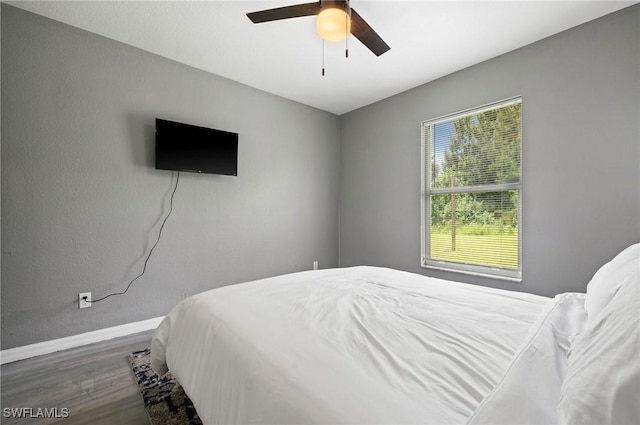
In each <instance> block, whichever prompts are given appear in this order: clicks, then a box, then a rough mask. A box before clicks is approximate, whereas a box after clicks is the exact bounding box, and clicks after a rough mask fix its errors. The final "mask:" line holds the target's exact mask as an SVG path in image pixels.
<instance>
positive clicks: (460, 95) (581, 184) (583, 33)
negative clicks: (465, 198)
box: [339, 5, 640, 295]
mask: <svg viewBox="0 0 640 425" xmlns="http://www.w3.org/2000/svg"><path fill="white" fill-rule="evenodd" d="M639 40H640V5H636V6H634V7H631V8H628V9H625V10H622V11H620V12H618V13H615V14H613V15H609V16H606V17H603V18H601V19H598V20H596V21H592V22H590V23H587V24H584V25H582V26H580V27H576V28H574V29H571V30H569V31H566V32H563V33H561V34H558V35H555V36H553V37H550V38H548V39H545V40H542V41H540V42H537V43H535V44H532V45H529V46H526V47H524V48H522V49H519V50H516V51H513V52H510V53H508V54H505V55H503V56H500V57H497V58H494V59H492V60H489V61H487V62H484V63H481V64H479V65H476V66H473V67H470V68H467V69H465V70H463V71H461V72H457V73H455V74H451V75H449V76H446V77H444V78H441V79H439V80H437V81H434V82H431V83H429V84H426V85H423V86H421V87H418V88H416V89H413V90H410V91H407V92H405V93H402V94H400V95H397V96H394V97H392V98H389V99H386V100H383V101H380V102H378V103H375V104H373V105H370V106H368V107H365V108H362V109H359V110H356V111H354V112H351V113H349V114H346V115H344V116H342V117H341V152H340V159H341V165H340V173H341V179H340V233H339V234H340V264H341V266H350V265H355V264H371V265H381V266H390V267H395V268H400V269H404V270H409V271H413V272H417V273H422V274H427V275H432V276H436V277H444V278H447V279H454V280H459V281H464V282H470V283H478V284H483V285H488V286H493V287H501V288H507V289H516V290H522V291H527V292H532V293H537V294H543V295H555V294H557V293H560V292H564V291H584V290H585V287H586V284H587V282H588V280H589V279H590V277H591V275H592V274H593V273H594V272H595V270H596V269H597V268H598V267H599V265H601V264H602V263H604V262H606V261H607V260H608V259H610V258H611V257H612V256H613V255H615V254H616V253H617V252H619V251H620V250H621V249H622V248H625V247H626V246H628V245H630V244H631V243H633V242H637V241H638V240H639V239H640V43H639ZM469 48H473V42H471V43H470V44H469ZM515 95H521V96H522V99H523V106H522V108H523V281H522V283H519V284H518V283H509V282H505V281H497V280H491V279H481V278H474V277H470V276H468V275H464V274H458V273H445V272H436V271H433V270H428V269H423V268H421V267H420V123H421V122H422V121H423V120H426V119H430V118H434V117H438V116H441V115H444V114H447V113H452V112H456V111H459V110H464V109H467V108H470V107H474V106H479V105H483V104H486V103H489V102H492V101H497V100H501V99H505V98H508V97H511V96H515Z"/></svg>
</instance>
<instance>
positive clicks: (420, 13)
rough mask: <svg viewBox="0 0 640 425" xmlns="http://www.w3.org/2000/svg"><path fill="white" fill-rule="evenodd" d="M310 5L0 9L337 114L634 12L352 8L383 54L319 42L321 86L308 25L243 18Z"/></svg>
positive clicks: (569, 5)
mask: <svg viewBox="0 0 640 425" xmlns="http://www.w3.org/2000/svg"><path fill="white" fill-rule="evenodd" d="M311 1H312V0H299V1H296V0H292V1H291V0H289V1H238V0H236V1H197V2H193V1H169V2H158V1H64V2H63V1H7V3H9V4H11V5H14V6H17V7H19V8H22V9H25V10H28V11H31V12H34V13H37V14H40V15H44V16H47V17H49V18H52V19H55V20H58V21H61V22H64V23H67V24H70V25H73V26H75V27H78V28H82V29H84V30H87V31H91V32H94V33H96V34H100V35H103V36H105V37H108V38H111V39H114V40H117V41H121V42H123V43H126V44H129V45H131V46H135V47H138V48H140V49H143V50H147V51H149V52H153V53H156V54H158V55H161V56H164V57H166V58H170V59H173V60H176V61H178V62H182V63H184V64H187V65H190V66H193V67H196V68H199V69H202V70H205V71H208V72H211V73H214V74H217V75H221V76H223V77H227V78H230V79H232V80H235V81H238V82H241V83H244V84H247V85H249V86H252V87H255V88H258V89H261V90H264V91H267V92H270V93H274V94H276V95H279V96H283V97H285V98H288V99H292V100H295V101H298V102H301V103H304V104H307V105H311V106H314V107H316V108H320V109H323V110H326V111H329V112H332V113H335V114H338V115H340V114H344V113H346V112H349V111H352V110H354V109H357V108H360V107H362V106H365V105H368V104H370V103H373V102H376V101H378V100H380V99H384V98H386V97H389V96H392V95H394V94H397V93H400V92H402V91H405V90H408V89H411V88H413V87H416V86H418V85H421V84H424V83H427V82H429V81H432V80H435V79H437V78H439V77H442V76H444V75H447V74H450V73H452V72H455V71H457V70H460V69H463V68H466V67H468V66H470V65H473V64H476V63H479V62H482V61H484V60H487V59H490V58H492V57H495V56H498V55H500V54H502V53H506V52H508V51H511V50H514V49H517V48H519V47H522V46H524V45H527V44H530V43H532V42H535V41H537V40H540V39H542V38H545V37H548V36H550V35H552V34H555V33H558V32H560V31H563V30H566V29H568V28H571V27H574V26H576V25H579V24H581V23H584V22H587V21H590V20H592V19H595V18H598V17H600V16H603V15H606V14H608V13H611V12H614V11H616V10H619V9H622V8H624V7H627V6H629V5H632V4H634V3H638V2H637V1H551V0H547V1H508V0H503V1H451V0H450V1H397V0H396V1H389V0H387V1H381V0H375V1H372V0H351V6H352V7H353V8H354V9H355V10H356V11H357V12H358V13H359V14H360V15H361V16H362V17H363V18H364V19H365V20H366V21H367V22H368V23H369V25H371V26H372V27H373V28H374V30H375V31H376V32H377V33H378V34H379V35H380V36H381V37H382V38H383V39H384V40H385V41H386V42H387V44H389V46H391V50H390V51H388V52H387V53H385V54H383V55H382V56H380V57H376V56H374V55H373V54H372V53H371V52H370V51H369V50H368V49H366V48H365V47H364V46H363V45H362V44H361V43H360V42H359V41H358V40H356V39H355V38H353V37H350V38H349V58H348V59H347V58H345V57H344V48H345V45H344V42H339V43H327V44H326V46H325V68H326V75H325V76H324V77H323V76H322V75H321V69H322V42H321V40H320V38H319V37H318V36H317V35H316V33H315V17H304V18H295V19H288V20H281V21H277V22H269V23H263V24H253V23H251V21H250V20H249V19H248V18H247V17H246V16H245V14H246V13H247V12H253V11H257V10H262V9H269V8H273V7H280V6H287V5H292V4H298V3H308V2H311Z"/></svg>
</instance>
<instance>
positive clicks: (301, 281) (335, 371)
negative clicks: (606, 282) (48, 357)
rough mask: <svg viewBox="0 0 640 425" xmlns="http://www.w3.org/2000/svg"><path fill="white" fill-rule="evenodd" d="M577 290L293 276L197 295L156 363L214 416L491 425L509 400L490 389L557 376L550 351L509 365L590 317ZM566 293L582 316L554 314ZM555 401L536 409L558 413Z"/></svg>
mask: <svg viewBox="0 0 640 425" xmlns="http://www.w3.org/2000/svg"><path fill="white" fill-rule="evenodd" d="M573 295H574V296H575V297H576V299H575V300H573V301H572V300H571V297H572V294H565V296H564V298H562V299H560V300H558V299H556V300H554V299H550V298H546V297H541V296H536V295H531V294H524V293H519V292H509V291H501V290H494V289H489V288H484V287H479V286H473V285H465V284H460V283H455V282H449V281H444V280H439V279H433V278H428V277H425V276H421V275H416V274H411V273H406V272H400V271H396V270H391V269H384V268H375V267H354V268H345V269H331V270H321V271H309V272H301V273H294V274H290V275H285V276H280V277H276V278H270V279H263V280H258V281H254V282H248V283H243V284H238V285H232V286H226V287H222V288H218V289H214V290H211V291H208V292H204V293H202V294H199V295H196V296H193V297H190V298H187V299H186V300H184V301H183V302H181V303H180V304H178V305H177V306H176V307H175V308H174V309H173V310H172V311H171V312H170V313H169V315H168V316H167V317H166V318H165V319H164V321H163V322H162V323H161V325H160V326H159V327H158V329H157V330H156V333H155V335H154V339H153V342H152V366H153V368H154V369H155V370H156V371H157V372H160V373H164V372H165V371H166V370H167V368H168V369H169V370H170V371H171V373H173V375H174V376H175V377H176V378H177V379H178V381H179V382H180V383H181V384H182V385H183V387H184V389H185V391H186V392H187V394H188V395H189V397H190V398H191V399H192V400H193V402H194V405H195V407H196V410H197V411H198V414H199V415H200V417H201V418H202V420H203V422H204V424H218V423H223V424H248V423H270V424H287V423H291V424H293V423H295V424H311V423H325V424H329V423H330V424H417V423H421V424H443V423H465V422H467V421H468V420H470V421H472V423H483V421H484V420H485V419H486V418H489V419H488V420H489V421H491V418H492V416H491V414H490V413H491V409H493V410H500V409H496V408H495V403H494V404H491V403H487V402H485V403H483V404H482V406H481V403H482V402H483V400H484V399H485V398H487V399H494V400H501V398H500V397H504V398H505V400H507V401H509V402H513V401H512V400H509V399H508V393H509V390H508V388H509V386H510V385H511V386H512V385H516V386H519V387H520V389H523V388H527V389H528V388H529V387H532V388H533V389H535V388H538V387H537V386H536V380H537V379H540V380H544V381H547V380H551V381H553V380H554V379H561V378H557V377H556V375H557V374H558V373H561V372H558V370H556V369H557V368H554V367H553V364H554V361H555V360H554V358H555V357H554V355H551V356H550V357H549V358H547V359H545V360H542V362H545V361H549V362H550V363H549V364H550V365H552V366H551V367H550V368H549V370H548V373H546V375H547V376H545V377H538V376H530V380H528V381H527V380H524V381H523V380H522V379H520V378H521V377H522V375H520V378H519V379H517V380H515V382H510V378H509V376H510V375H509V373H508V372H512V370H515V371H516V372H518V371H520V372H519V373H522V368H523V367H524V369H525V370H526V369H527V366H526V362H525V361H524V360H526V359H524V360H523V352H524V353H525V354H526V352H529V353H531V352H532V351H533V352H535V351H536V350H535V348H536V347H538V346H543V345H545V344H547V345H548V344H551V345H555V344H556V342H554V341H556V339H555V337H554V336H553V335H551V336H550V337H549V338H551V339H547V340H546V342H544V341H545V338H547V336H546V335H547V334H549V333H552V334H553V331H550V329H556V328H558V329H563V328H567V334H571V333H573V332H574V329H573V328H575V327H579V326H580V323H581V321H582V320H583V318H582V316H583V315H584V310H583V307H582V305H583V299H581V298H580V296H579V295H577V294H573ZM563 300H564V301H563ZM559 302H562V303H564V304H565V307H564V308H568V309H570V310H571V311H572V312H571V313H569V317H573V318H574V319H575V320H574V319H571V320H569V321H568V322H566V320H565V319H563V318H561V319H559V320H560V321H561V324H554V325H550V324H549V320H550V319H552V318H553V317H554V314H553V312H554V311H557V308H556V306H557V305H558V303H559ZM563 323H564V324H563ZM569 328H571V329H569ZM541 335H542V336H541ZM532 344H533V345H532ZM536 344H538V345H536ZM532 346H533V349H532V348H531V347H532ZM527 350H528V351H527ZM524 357H527V356H526V355H524ZM536 361H538V360H536ZM523 363H524V364H523ZM543 370H544V367H543ZM511 380H513V379H511ZM498 384H499V385H498ZM534 393H535V391H534ZM505 394H506V395H505ZM490 395H491V397H488V396H490ZM552 396H553V395H552ZM480 406H481V409H478V408H479V407H480ZM516 406H517V407H519V405H516ZM553 406H554V411H553V412H542V413H541V412H534V413H535V414H539V415H542V416H541V417H544V418H546V419H545V420H550V419H549V416H550V415H551V416H553V415H554V414H555V413H554V412H555V404H553ZM525 407H526V406H525ZM512 410H513V409H512ZM516 410H517V409H516ZM513 413H514V412H512V414H513ZM515 413H516V414H517V412H515ZM512 419H513V417H511V420H512ZM508 420H509V419H505V421H507V422H508Z"/></svg>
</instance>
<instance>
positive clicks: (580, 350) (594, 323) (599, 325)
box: [557, 245, 640, 425]
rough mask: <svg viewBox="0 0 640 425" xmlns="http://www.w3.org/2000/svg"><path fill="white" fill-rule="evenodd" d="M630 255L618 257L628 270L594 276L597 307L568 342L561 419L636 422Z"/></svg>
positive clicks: (638, 369)
mask: <svg viewBox="0 0 640 425" xmlns="http://www.w3.org/2000/svg"><path fill="white" fill-rule="evenodd" d="M632 248H633V247H632ZM634 250H635V252H636V255H637V250H638V246H637V245H636V246H635V248H634ZM623 253H624V254H625V255H627V254H629V252H627V251H626V250H625V252H623ZM629 256H630V257H633V255H631V254H629ZM616 260H618V257H616V259H615V260H614V261H616ZM630 261H633V262H634V263H635V264H632V265H631V266H629V262H628V261H621V263H622V267H623V268H627V269H628V270H627V271H626V272H625V273H624V276H622V277H619V278H618V279H619V280H617V281H615V282H606V281H605V282H598V281H596V288H597V291H596V293H598V295H599V297H600V298H599V299H598V304H597V305H595V307H594V305H593V304H592V309H593V308H596V309H599V311H597V314H595V315H594V316H592V317H591V318H590V319H589V320H588V322H587V327H586V328H585V330H584V331H583V332H582V333H581V334H580V335H579V336H577V337H576V338H575V339H574V340H573V342H572V344H571V348H570V351H569V359H568V363H567V369H566V371H565V372H566V373H565V377H564V380H563V382H562V387H561V389H560V401H559V403H558V407H557V413H558V419H559V423H561V424H581V425H582V424H584V425H588V424H594V425H596V424H598V425H600V424H620V425H622V424H636V425H637V424H640V335H639V333H640V323H639V322H640V272H639V267H640V264H638V260H637V258H636V259H635V260H633V259H631V260H630ZM603 269H604V267H603ZM601 270H602V269H601ZM604 272H606V273H605V274H606V275H608V276H612V275H617V270H604ZM604 272H603V273H604ZM598 273H600V271H599V272H598ZM594 278H595V277H594ZM600 284H606V285H607V286H606V288H605V289H606V290H604V289H603V288H601V287H599V286H598V285H600ZM613 286H615V288H616V289H615V290H613V289H612V287H613ZM592 292H593V288H592ZM592 295H593V294H592ZM588 296H589V294H587V297H588ZM606 299H609V301H608V302H606V303H604V301H605V300H606ZM592 301H593V300H592ZM594 312H595V311H594V310H592V311H591V312H590V314H594Z"/></svg>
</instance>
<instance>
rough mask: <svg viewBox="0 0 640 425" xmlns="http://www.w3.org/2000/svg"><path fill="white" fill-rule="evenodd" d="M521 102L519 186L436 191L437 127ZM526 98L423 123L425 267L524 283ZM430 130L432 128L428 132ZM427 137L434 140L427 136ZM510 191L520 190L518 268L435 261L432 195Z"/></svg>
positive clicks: (422, 211) (511, 98) (422, 263)
mask: <svg viewBox="0 0 640 425" xmlns="http://www.w3.org/2000/svg"><path fill="white" fill-rule="evenodd" d="M516 103H520V105H521V107H520V137H521V139H520V179H519V181H518V182H517V183H506V184H497V185H481V186H467V187H455V188H435V189H432V188H431V186H432V181H431V179H432V164H431V162H432V161H431V150H432V146H431V145H432V143H431V141H432V140H433V133H434V127H435V125H436V124H439V123H442V122H446V121H451V120H453V119H456V118H461V117H464V116H468V115H473V114H479V113H481V112H485V111H488V110H492V109H498V108H500V107H503V106H508V105H512V104H516ZM522 115H523V111H522V96H514V97H510V98H507V99H503V100H500V101H497V102H491V103H488V104H485V105H481V106H478V107H473V108H468V109H465V110H462V111H458V112H454V113H451V114H447V115H442V116H439V117H436V118H432V119H428V120H425V121H422V123H421V130H422V131H421V135H420V137H421V178H420V180H421V191H422V199H421V212H420V219H421V220H420V221H421V229H420V238H421V253H420V265H421V267H424V268H428V269H435V270H443V271H448V272H456V273H464V274H469V275H474V276H482V277H489V278H493V279H501V280H508V281H512V282H521V281H522V238H523V232H522V168H523V166H522V165H523V161H522V158H523V137H522V136H523V134H522ZM426 127H430V131H429V132H428V131H427V129H426ZM427 134H429V135H430V137H427ZM508 190H516V191H518V220H517V222H518V268H517V269H512V268H501V267H493V266H486V265H480V264H474V263H462V262H456V261H451V260H439V259H433V258H431V256H430V253H431V243H430V242H431V196H432V195H443V194H452V193H473V192H503V191H508Z"/></svg>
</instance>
